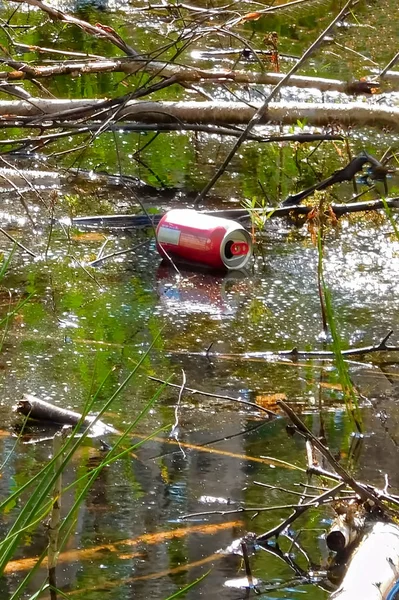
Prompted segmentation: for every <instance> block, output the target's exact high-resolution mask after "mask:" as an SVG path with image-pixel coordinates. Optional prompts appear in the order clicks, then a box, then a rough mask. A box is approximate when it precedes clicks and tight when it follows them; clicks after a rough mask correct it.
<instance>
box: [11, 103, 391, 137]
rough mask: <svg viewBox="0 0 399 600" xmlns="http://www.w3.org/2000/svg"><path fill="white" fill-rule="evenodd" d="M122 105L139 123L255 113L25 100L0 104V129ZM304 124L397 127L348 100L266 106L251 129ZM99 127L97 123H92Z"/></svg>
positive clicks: (229, 118) (240, 119)
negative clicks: (14, 123) (10, 124)
mask: <svg viewBox="0 0 399 600" xmlns="http://www.w3.org/2000/svg"><path fill="white" fill-rule="evenodd" d="M123 103H124V104H125V105H124V106H123V108H121V109H120V110H119V112H118V121H139V122H142V123H155V122H156V123H171V122H172V123H176V122H183V123H186V124H188V123H195V124H208V125H209V124H218V125H226V124H231V125H243V124H246V123H247V122H248V120H250V119H251V118H252V117H253V116H254V114H256V109H257V107H259V106H260V103H259V102H254V103H253V104H252V106H248V105H246V104H244V103H241V102H218V101H214V102H213V101H205V102H191V101H187V102H184V101H183V102H162V101H160V102H142V101H135V100H131V101H128V102H126V99H125V98H122V99H121V98H118V99H115V100H108V101H103V100H99V99H95V98H93V99H84V100H83V99H82V100H81V99H70V100H69V99H68V100H67V99H64V100H63V99H56V100H53V99H47V98H33V97H32V98H30V99H29V101H24V100H8V101H1V102H0V114H1V115H2V116H1V117H0V125H2V124H3V123H4V124H7V122H8V121H10V120H11V118H15V117H18V118H23V117H28V118H29V119H34V120H32V121H30V122H29V121H28V122H26V120H25V123H20V126H22V125H25V126H26V125H29V126H31V127H40V126H41V123H42V122H43V123H45V124H46V123H48V121H49V120H50V121H59V120H64V122H67V120H68V119H69V120H71V119H75V120H76V119H79V118H83V117H85V118H87V117H91V118H96V120H97V121H98V120H99V117H100V114H99V111H102V112H101V119H102V120H103V119H106V118H109V117H110V116H111V117H112V112H111V110H115V108H116V107H117V106H119V105H121V104H123ZM298 120H299V121H304V120H306V122H307V123H308V125H309V126H319V127H320V126H321V127H327V126H331V125H333V124H336V123H339V124H340V126H344V127H348V126H353V125H356V126H358V127H361V126H364V127H366V126H367V127H389V128H391V129H392V130H397V129H399V108H398V107H395V106H380V105H378V104H366V103H363V102H352V103H350V104H334V103H325V104H318V103H312V102H272V103H270V104H269V105H268V109H267V111H266V112H265V113H263V115H262V117H261V118H260V119H259V121H258V122H257V125H262V124H267V123H281V124H283V125H292V124H296V123H297V121H298ZM98 122H99V123H100V124H101V121H98Z"/></svg>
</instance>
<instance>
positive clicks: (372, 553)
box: [330, 521, 399, 600]
mask: <svg viewBox="0 0 399 600" xmlns="http://www.w3.org/2000/svg"><path fill="white" fill-rule="evenodd" d="M398 579H399V526H398V525H395V524H393V523H384V522H381V521H377V522H375V523H373V524H371V525H370V526H369V530H368V531H367V533H366V534H365V535H364V537H363V539H362V541H361V542H360V544H359V546H358V547H357V548H356V550H355V551H354V552H353V554H352V556H351V559H350V562H349V565H348V568H347V571H346V575H345V577H344V579H343V581H342V583H341V585H340V586H339V588H338V589H337V590H336V591H335V592H333V593H332V594H331V596H330V600H335V599H337V600H357V599H359V600H385V599H386V598H387V596H388V594H389V592H390V590H391V589H392V587H393V586H394V585H395V582H396V581H397V580H398Z"/></svg>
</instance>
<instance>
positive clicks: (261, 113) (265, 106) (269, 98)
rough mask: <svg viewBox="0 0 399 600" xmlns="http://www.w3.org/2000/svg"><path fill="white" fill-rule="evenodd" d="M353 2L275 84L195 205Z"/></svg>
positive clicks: (349, 2) (347, 4) (346, 6)
mask: <svg viewBox="0 0 399 600" xmlns="http://www.w3.org/2000/svg"><path fill="white" fill-rule="evenodd" d="M353 2H354V0H348V1H347V2H346V3H345V5H344V7H343V8H342V9H341V10H340V11H339V13H338V14H337V15H336V16H335V17H334V19H333V20H332V21H331V22H330V23H329V25H328V26H327V27H326V29H325V30H324V31H323V32H322V33H321V34H320V35H319V37H318V38H317V39H316V40H315V41H314V42H313V44H311V45H310V46H309V47H308V48H307V50H306V51H305V52H304V53H303V54H302V56H301V58H300V59H299V60H298V62H297V63H296V64H295V65H294V66H293V67H292V68H291V70H290V71H289V72H288V73H286V74H285V75H284V77H283V79H281V81H279V83H277V85H275V87H274V88H273V89H272V91H271V92H270V94H268V96H267V98H266V99H265V101H264V102H262V104H261V105H260V106H259V108H258V109H257V110H256V112H255V113H254V114H253V115H252V117H251V118H250V119H249V120H248V122H247V126H246V128H245V130H244V131H243V133H242V135H241V136H240V137H239V138H238V140H237V141H236V142H235V144H234V146H233V147H232V149H231V150H230V152H229V153H228V155H227V156H226V157H225V159H224V161H223V162H222V164H221V165H220V167H219V168H218V170H217V171H216V172H215V174H214V175H213V177H212V178H211V180H210V181H209V182H208V183H207V184H206V185H205V187H204V188H203V189H202V191H201V192H200V193H199V194H198V196H197V198H196V200H195V205H198V204H199V203H200V202H201V201H202V200H203V198H205V196H206V195H207V193H208V192H209V191H210V190H211V189H212V188H213V186H214V185H215V183H216V182H217V181H218V179H219V178H220V177H221V176H222V174H223V173H224V172H225V170H226V169H227V167H228V165H229V164H230V162H231V161H232V159H233V158H234V156H235V155H236V153H237V151H238V150H239V148H240V147H241V145H242V144H243V143H244V142H245V141H246V140H247V138H248V135H249V134H250V133H251V131H252V129H253V128H254V127H256V126H257V125H259V123H261V122H262V120H263V119H264V118H265V117H266V116H267V115H268V113H269V107H270V103H271V101H272V100H273V99H274V98H275V97H276V96H277V94H278V93H279V91H280V89H282V87H283V86H284V84H285V83H286V82H287V81H289V80H290V79H291V77H292V76H293V75H294V74H295V73H296V72H297V71H298V70H299V68H300V67H301V66H302V65H303V64H304V63H305V62H306V61H307V59H308V58H309V57H310V56H311V55H312V54H313V52H314V51H315V50H316V48H318V47H319V45H320V43H321V42H322V41H323V39H324V38H325V36H326V35H328V33H329V32H330V31H331V30H332V29H333V27H334V26H335V25H336V23H338V22H339V21H340V20H341V19H342V17H343V16H344V14H345V13H346V11H347V9H348V8H350V7H351V5H352V4H353Z"/></svg>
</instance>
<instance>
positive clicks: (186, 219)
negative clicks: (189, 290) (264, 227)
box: [157, 209, 252, 269]
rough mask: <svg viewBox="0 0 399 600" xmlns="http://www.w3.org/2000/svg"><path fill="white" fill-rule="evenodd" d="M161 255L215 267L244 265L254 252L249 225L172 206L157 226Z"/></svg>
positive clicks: (235, 267)
mask: <svg viewBox="0 0 399 600" xmlns="http://www.w3.org/2000/svg"><path fill="white" fill-rule="evenodd" d="M157 248H158V251H159V253H160V254H161V256H164V257H168V256H169V255H170V256H171V258H176V257H177V258H180V259H183V260H187V261H191V262H196V263H200V264H203V265H208V266H210V267H213V268H215V269H221V268H226V267H227V269H242V268H243V267H244V266H245V265H246V264H247V263H248V261H249V259H250V258H251V255H252V240H251V236H250V234H249V233H248V231H247V230H246V229H244V227H243V226H242V225H240V224H239V223H236V222H235V221H231V220H230V219H221V218H220V217H213V216H211V215H205V214H203V213H199V212H197V211H195V210H191V209H176V210H170V211H169V212H167V213H166V215H164V216H163V217H162V219H161V220H160V222H159V224H158V227H157Z"/></svg>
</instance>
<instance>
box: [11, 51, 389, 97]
mask: <svg viewBox="0 0 399 600" xmlns="http://www.w3.org/2000/svg"><path fill="white" fill-rule="evenodd" d="M2 62H3V63H4V64H7V65H8V66H9V67H11V68H12V69H14V70H13V71H1V72H0V79H1V80H3V81H20V80H23V79H32V78H35V79H39V78H49V77H54V76H56V75H69V76H72V77H79V76H80V75H85V74H90V73H125V74H126V75H133V74H134V73H138V72H139V71H145V72H147V73H151V74H153V75H157V76H159V77H166V78H169V77H175V78H176V82H179V83H200V82H202V83H204V82H206V81H209V82H214V83H217V82H226V81H229V82H231V83H238V84H258V85H259V84H261V85H276V84H277V83H279V82H280V81H281V80H282V79H283V78H284V76H285V74H284V73H273V72H272V73H269V72H268V73H266V72H254V71H242V70H229V69H200V68H198V67H190V66H185V65H176V64H173V63H167V62H161V61H152V60H149V59H144V58H142V59H137V58H125V57H121V58H102V59H96V60H83V59H82V60H69V61H60V62H59V63H57V64H53V65H32V64H26V63H23V62H21V61H15V60H9V59H3V60H2ZM284 85H285V86H289V87H300V88H315V89H318V90H320V91H321V92H332V91H334V92H341V93H344V94H365V93H370V89H371V87H374V88H377V87H378V83H376V82H375V83H371V82H368V81H350V82H348V81H341V80H339V79H329V78H324V77H307V76H304V75H292V77H290V79H289V80H288V81H287V82H286V83H285V84H284Z"/></svg>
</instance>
